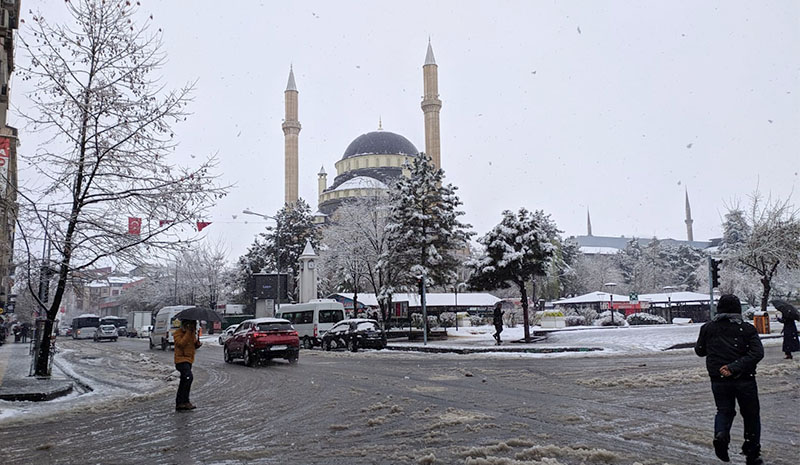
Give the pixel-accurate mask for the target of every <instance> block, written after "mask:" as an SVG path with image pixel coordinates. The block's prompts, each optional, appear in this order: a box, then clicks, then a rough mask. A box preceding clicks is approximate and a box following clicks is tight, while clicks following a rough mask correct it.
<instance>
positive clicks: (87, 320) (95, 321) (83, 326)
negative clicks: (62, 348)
mask: <svg viewBox="0 0 800 465" xmlns="http://www.w3.org/2000/svg"><path fill="white" fill-rule="evenodd" d="M99 327H100V317H99V316H98V315H95V314H94V313H84V314H83V315H78V316H76V317H75V318H73V319H72V339H93V338H94V333H95V332H96V331H97V328H99Z"/></svg>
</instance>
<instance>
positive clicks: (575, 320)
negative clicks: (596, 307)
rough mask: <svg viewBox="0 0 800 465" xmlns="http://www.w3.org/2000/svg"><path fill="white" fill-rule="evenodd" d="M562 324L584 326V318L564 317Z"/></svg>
mask: <svg viewBox="0 0 800 465" xmlns="http://www.w3.org/2000/svg"><path fill="white" fill-rule="evenodd" d="M564 323H565V324H566V325H567V326H584V325H586V318H585V317H584V316H583V315H569V316H566V317H564Z"/></svg>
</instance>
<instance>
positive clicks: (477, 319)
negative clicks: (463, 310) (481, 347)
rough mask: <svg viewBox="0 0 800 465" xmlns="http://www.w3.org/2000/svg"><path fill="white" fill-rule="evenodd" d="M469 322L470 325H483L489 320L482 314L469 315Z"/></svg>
mask: <svg viewBox="0 0 800 465" xmlns="http://www.w3.org/2000/svg"><path fill="white" fill-rule="evenodd" d="M469 324H470V325H472V326H483V325H488V324H489V320H487V319H486V318H484V317H482V316H478V315H470V316H469Z"/></svg>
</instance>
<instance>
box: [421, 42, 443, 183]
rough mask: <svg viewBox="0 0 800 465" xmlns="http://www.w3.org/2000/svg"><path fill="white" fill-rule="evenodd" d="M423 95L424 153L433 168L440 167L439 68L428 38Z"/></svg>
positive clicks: (423, 74) (440, 102)
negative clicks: (429, 159)
mask: <svg viewBox="0 0 800 465" xmlns="http://www.w3.org/2000/svg"><path fill="white" fill-rule="evenodd" d="M422 78H423V87H424V93H423V97H422V112H423V113H424V115H425V153H426V154H427V155H428V156H429V157H431V160H432V161H433V166H434V167H435V168H437V169H438V168H441V167H442V155H441V139H440V133H439V111H440V110H441V109H442V101H441V100H439V66H438V65H437V64H436V59H435V58H434V57H433V47H432V46H431V41H430V37H429V38H428V52H427V53H426V54H425V64H424V65H423V66H422Z"/></svg>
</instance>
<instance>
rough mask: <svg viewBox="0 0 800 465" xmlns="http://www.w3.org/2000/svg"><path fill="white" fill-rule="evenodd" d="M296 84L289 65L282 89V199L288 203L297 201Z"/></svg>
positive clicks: (297, 134) (298, 128)
mask: <svg viewBox="0 0 800 465" xmlns="http://www.w3.org/2000/svg"><path fill="white" fill-rule="evenodd" d="M298 94H299V92H297V84H296V83H295V81H294V69H293V67H292V66H289V80H288V82H287V83H286V91H284V93H283V95H284V102H285V104H286V108H285V116H284V118H283V125H282V127H283V149H284V163H285V165H284V200H285V203H286V204H288V205H294V204H295V203H297V198H298V197H297V184H298V181H297V177H298V174H297V171H298V170H297V165H298V160H297V159H298V151H299V150H298V139H299V135H300V128H301V126H300V121H299V120H298V116H297V112H298V111H297V110H298V109H297V107H298Z"/></svg>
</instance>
